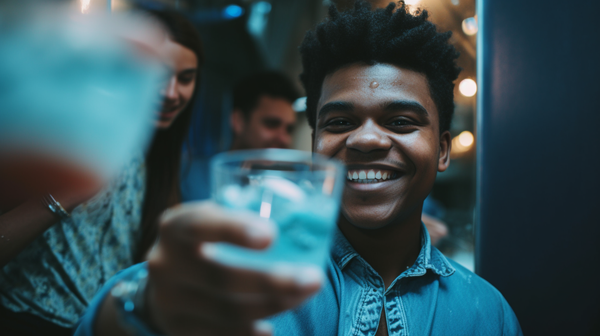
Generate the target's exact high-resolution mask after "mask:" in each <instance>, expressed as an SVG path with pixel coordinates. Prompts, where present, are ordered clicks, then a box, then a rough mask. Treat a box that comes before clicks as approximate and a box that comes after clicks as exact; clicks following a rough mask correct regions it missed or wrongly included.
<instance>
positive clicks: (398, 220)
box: [76, 2, 522, 336]
mask: <svg viewBox="0 0 600 336" xmlns="http://www.w3.org/2000/svg"><path fill="white" fill-rule="evenodd" d="M449 37H450V34H448V33H438V32H437V29H436V27H435V26H434V25H433V24H432V23H430V22H429V21H427V13H426V12H422V13H417V14H416V15H412V14H410V12H409V11H408V10H407V8H405V7H404V6H403V5H402V4H401V5H400V6H399V7H396V6H394V5H393V4H392V5H390V6H389V7H387V8H386V9H385V10H377V11H371V8H370V6H369V4H368V3H365V2H359V3H357V5H356V8H355V9H354V10H353V11H350V12H344V13H339V12H338V11H337V10H336V9H335V8H332V9H331V10H330V18H329V19H328V20H326V21H325V22H323V23H322V24H320V25H319V26H318V27H317V29H316V31H315V32H310V33H308V34H307V36H306V38H305V40H304V42H303V44H302V46H301V49H300V50H301V52H302V59H303V65H304V73H303V74H302V76H301V79H302V81H303V84H304V86H305V88H306V91H307V114H308V120H309V123H310V125H311V127H312V128H313V151H315V152H318V153H320V154H323V155H327V156H329V157H333V158H336V159H338V160H341V161H342V162H344V163H345V164H346V165H347V166H348V175H347V184H346V188H345V191H344V195H343V200H342V209H341V216H340V219H339V222H338V228H339V230H338V232H337V234H336V237H335V240H334V242H333V246H332V251H331V258H330V260H329V263H328V265H327V270H326V274H325V276H324V277H323V276H322V275H320V271H319V270H315V269H305V270H296V272H291V273H286V274H266V273H260V272H254V271H249V270H242V269H235V268H231V267H226V266H224V265H221V264H219V263H217V262H215V261H214V260H213V257H214V256H213V255H212V254H211V253H210V248H208V249H207V248H206V247H207V246H208V247H210V242H214V241H226V242H230V243H234V244H238V245H241V246H245V247H249V248H256V249H260V248H264V247H265V246H267V245H268V244H269V242H270V241H271V240H272V239H273V237H274V231H275V230H274V229H273V227H272V226H271V225H272V224H270V223H269V222H266V221H264V219H260V218H258V217H254V216H252V215H251V214H248V215H245V216H244V217H240V216H237V217H236V216H233V215H231V214H227V213H225V212H224V211H223V210H222V209H220V208H219V207H218V206H216V205H215V204H212V203H210V202H202V203H195V204H194V203H192V204H186V205H183V206H180V207H176V208H173V209H171V210H170V211H168V212H167V213H166V214H165V215H164V216H163V218H162V219H161V230H160V238H161V239H160V240H159V241H158V242H157V244H156V246H155V248H154V249H153V252H152V253H151V255H150V256H149V262H148V265H147V266H146V265H145V264H140V265H137V266H135V267H132V268H130V269H128V270H126V271H125V272H123V273H122V274H120V275H119V276H117V277H115V278H114V279H112V280H111V281H110V282H109V284H107V285H106V286H105V288H104V289H103V291H102V292H101V293H100V294H99V295H98V296H97V298H96V299H95V302H93V303H92V304H91V305H90V306H91V309H90V310H89V311H88V313H87V314H86V316H84V318H83V319H82V323H81V325H80V328H79V329H78V331H77V333H76V335H79V336H81V335H111V336H114V335H126V334H127V333H126V331H125V330H124V329H125V328H124V325H125V326H127V325H128V326H129V329H134V330H136V331H137V333H138V334H141V335H152V334H156V333H160V332H162V333H165V334H169V335H192V334H194V335H272V331H273V330H274V331H275V333H276V334H277V335H286V336H288V335H297V336H313V335H325V336H329V335H340V336H346V335H369V336H374V335H403V336H404V335H460V336H462V335H522V332H521V329H520V327H519V323H518V321H517V319H516V317H515V315H514V313H513V311H512V309H511V308H510V306H509V305H508V303H507V302H506V300H505V299H504V298H503V297H502V295H501V294H500V293H499V292H498V291H497V290H496V289H495V288H494V287H493V286H491V285H490V284H489V283H487V282H486V281H485V280H483V279H481V278H480V277H478V276H477V275H475V274H473V273H472V272H470V271H469V270H467V269H465V268H463V267H461V266H460V265H458V264H457V263H455V262H454V261H451V260H449V259H447V258H446V257H444V256H443V255H442V254H441V253H440V252H439V251H438V250H437V249H436V248H435V247H433V246H432V245H431V242H430V239H429V235H428V234H427V229H426V228H425V226H424V225H423V224H422V223H421V211H422V207H423V201H424V200H425V198H426V196H427V194H428V193H429V191H430V190H431V188H432V186H433V183H434V181H435V177H436V174H437V172H441V171H444V170H446V169H447V168H448V165H449V162H450V160H449V153H450V143H451V142H450V134H449V132H448V129H449V125H450V121H451V118H452V113H453V109H454V103H453V92H454V91H453V89H454V84H453V82H454V80H456V78H457V76H458V73H459V69H458V68H457V67H456V65H455V59H456V57H457V52H456V50H455V49H454V48H453V47H452V46H450V45H449V44H448V38H449ZM199 251H200V252H199ZM146 269H148V271H149V275H148V272H147V271H146ZM144 279H146V280H144ZM119 281H121V284H122V286H117V287H115V288H116V289H117V290H113V295H112V296H110V295H108V293H109V291H110V289H111V288H113V286H115V284H117V283H118V282H119ZM123 284H125V285H126V286H123ZM319 287H321V291H320V292H318V294H316V295H315V296H313V297H312V298H311V299H309V300H307V301H305V300H306V299H307V298H308V297H309V296H311V295H312V294H314V293H315V292H316V291H317V289H318V288H319ZM123 288H126V289H123ZM127 288H129V289H127ZM140 293H141V294H140ZM294 307H296V308H294ZM282 311H283V312H282ZM278 312H282V313H279V314H278V315H275V316H272V315H273V314H275V313H278ZM268 316H272V317H270V323H271V324H270V326H269V324H265V323H264V322H257V321H260V319H263V318H265V317H268ZM119 320H120V321H124V322H122V323H121V324H119V323H118V322H117V321H119ZM150 330H151V331H150Z"/></svg>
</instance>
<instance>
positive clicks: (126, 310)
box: [111, 268, 160, 336]
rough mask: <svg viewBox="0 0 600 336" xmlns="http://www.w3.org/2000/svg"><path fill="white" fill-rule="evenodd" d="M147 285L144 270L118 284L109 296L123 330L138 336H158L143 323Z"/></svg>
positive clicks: (158, 335) (146, 274)
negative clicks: (113, 303) (112, 300)
mask: <svg viewBox="0 0 600 336" xmlns="http://www.w3.org/2000/svg"><path fill="white" fill-rule="evenodd" d="M147 283H148V271H147V270H146V269H145V268H144V269H141V270H139V271H138V272H137V273H136V274H135V275H133V276H132V277H130V278H128V279H126V280H123V281H121V282H120V283H118V284H117V285H116V286H115V287H114V288H113V289H112V290H111V295H112V297H113V298H114V299H115V301H116V303H117V307H116V308H117V314H118V317H119V320H120V323H121V325H122V326H123V327H124V328H125V329H127V330H128V331H129V332H130V333H132V334H134V335H138V336H160V334H158V333H157V332H156V331H154V330H152V327H151V326H149V325H147V324H146V322H145V321H144V317H145V315H146V312H145V309H146V303H145V297H146V295H145V292H146V285H147Z"/></svg>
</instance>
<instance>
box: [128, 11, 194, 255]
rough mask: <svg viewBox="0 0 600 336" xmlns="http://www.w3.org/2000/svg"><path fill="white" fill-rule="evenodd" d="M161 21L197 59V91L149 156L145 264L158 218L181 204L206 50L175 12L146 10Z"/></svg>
mask: <svg viewBox="0 0 600 336" xmlns="http://www.w3.org/2000/svg"><path fill="white" fill-rule="evenodd" d="M144 11H145V12H148V13H149V14H150V15H151V16H152V17H154V18H156V19H158V21H160V22H161V23H162V24H163V25H164V26H165V27H166V28H167V30H168V31H169V35H170V36H169V37H170V38H171V39H172V40H173V41H174V42H177V43H178V44H181V45H182V46H184V47H186V48H188V49H190V50H191V51H193V52H194V54H196V58H197V59H198V70H197V72H196V81H195V88H194V93H193V95H192V98H191V99H190V101H189V103H188V106H187V107H186V108H185V109H184V110H183V111H181V113H180V114H179V116H177V118H176V119H175V121H174V122H173V123H172V124H171V126H170V127H169V128H167V129H162V130H160V129H159V130H157V132H156V134H155V135H154V138H153V140H152V143H151V145H150V148H149V150H148V152H147V154H146V192H145V196H144V205H143V208H142V222H141V225H142V239H141V241H140V245H139V247H138V249H137V251H136V254H135V260H136V261H138V262H139V261H142V260H143V259H144V257H145V254H146V252H147V251H148V250H149V249H150V247H151V246H152V244H154V241H155V240H156V237H157V234H158V217H159V216H160V215H161V213H162V212H163V211H165V210H166V209H167V208H168V207H170V206H173V205H175V204H177V203H179V202H180V199H181V191H180V186H179V183H180V179H179V174H180V167H181V153H182V147H183V144H184V141H185V139H186V137H187V133H188V129H189V127H190V122H191V120H192V111H193V108H194V102H195V100H196V96H197V93H198V91H199V87H200V68H201V67H202V65H203V64H204V50H203V47H202V42H201V40H200V35H199V33H198V32H197V31H196V29H195V28H194V25H193V24H192V23H191V22H190V21H188V20H187V19H186V18H185V16H183V15H182V14H180V13H178V12H176V11H173V10H153V9H144Z"/></svg>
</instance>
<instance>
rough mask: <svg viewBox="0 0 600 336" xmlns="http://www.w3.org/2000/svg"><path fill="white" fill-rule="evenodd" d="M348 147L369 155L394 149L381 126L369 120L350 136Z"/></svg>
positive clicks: (347, 142) (347, 141)
mask: <svg viewBox="0 0 600 336" xmlns="http://www.w3.org/2000/svg"><path fill="white" fill-rule="evenodd" d="M346 147H348V148H351V149H356V150H358V151H360V152H363V153H369V152H372V151H377V150H389V149H390V148H391V147H392V141H391V139H390V138H389V137H388V136H387V134H386V132H385V131H384V130H383V129H382V128H381V126H379V125H377V123H375V122H373V121H371V120H369V121H367V122H365V123H364V124H363V125H361V126H360V127H359V128H357V129H356V130H354V131H353V132H352V133H351V134H350V136H348V139H347V140H346Z"/></svg>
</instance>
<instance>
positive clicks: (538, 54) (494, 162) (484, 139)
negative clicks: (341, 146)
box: [476, 0, 600, 335]
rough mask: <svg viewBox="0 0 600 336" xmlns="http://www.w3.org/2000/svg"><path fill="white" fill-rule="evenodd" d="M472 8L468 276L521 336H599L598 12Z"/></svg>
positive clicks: (492, 4) (547, 5)
mask: <svg viewBox="0 0 600 336" xmlns="http://www.w3.org/2000/svg"><path fill="white" fill-rule="evenodd" d="M477 7H478V19H479V25H480V29H479V36H478V65H477V66H478V84H479V93H478V94H479V97H478V99H479V100H478V163H477V166H478V167H477V169H478V186H477V188H478V191H477V193H478V195H477V206H478V211H477V228H476V229H477V256H476V271H477V272H478V273H479V274H480V275H481V276H482V277H483V278H485V279H487V280H488V281H490V282H491V283H492V284H493V285H495V286H496V287H497V288H498V289H499V290H500V291H501V292H502V293H503V294H504V295H505V297H506V299H507V300H508V302H509V303H510V304H511V306H512V307H513V309H514V311H515V313H516V314H517V317H518V318H519V321H520V323H521V325H522V328H523V331H524V333H525V335H592V334H596V332H597V333H600V277H599V276H598V275H599V273H600V271H599V270H600V65H599V64H600V19H599V13H600V2H599V1H590V0H588V1H585V0H584V1H577V2H568V1H557V0H543V1H542V0H531V1H521V0H503V1H486V0H478V1H477Z"/></svg>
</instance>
